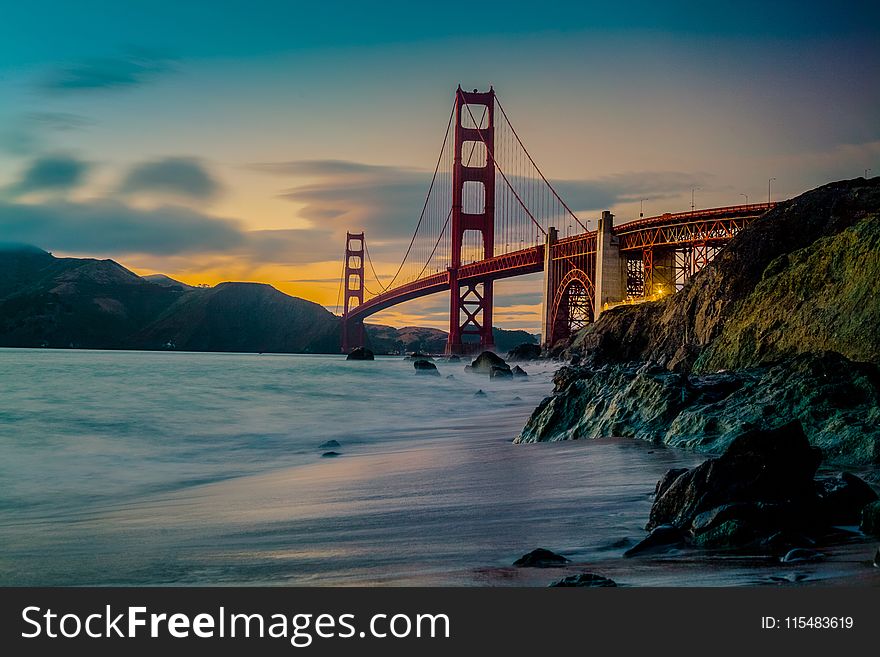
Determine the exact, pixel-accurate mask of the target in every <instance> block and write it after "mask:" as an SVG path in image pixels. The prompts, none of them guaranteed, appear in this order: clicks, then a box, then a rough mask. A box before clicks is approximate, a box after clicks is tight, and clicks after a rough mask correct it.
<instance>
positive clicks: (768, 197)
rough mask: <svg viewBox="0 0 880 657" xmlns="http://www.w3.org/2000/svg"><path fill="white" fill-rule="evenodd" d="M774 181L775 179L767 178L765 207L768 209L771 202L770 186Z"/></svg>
mask: <svg viewBox="0 0 880 657" xmlns="http://www.w3.org/2000/svg"><path fill="white" fill-rule="evenodd" d="M774 180H776V178H768V179H767V207H770V204H771V203H772V202H773V197H772V196H771V194H770V184H771V183H772V182H773V181H774Z"/></svg>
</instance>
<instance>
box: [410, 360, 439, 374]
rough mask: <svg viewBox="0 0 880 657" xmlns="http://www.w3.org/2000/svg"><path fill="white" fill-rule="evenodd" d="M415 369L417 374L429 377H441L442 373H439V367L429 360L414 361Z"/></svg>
mask: <svg viewBox="0 0 880 657" xmlns="http://www.w3.org/2000/svg"><path fill="white" fill-rule="evenodd" d="M413 368H415V370H416V374H427V375H429V376H440V372H438V371H437V366H436V365H434V363H432V362H431V361H429V360H416V361H413Z"/></svg>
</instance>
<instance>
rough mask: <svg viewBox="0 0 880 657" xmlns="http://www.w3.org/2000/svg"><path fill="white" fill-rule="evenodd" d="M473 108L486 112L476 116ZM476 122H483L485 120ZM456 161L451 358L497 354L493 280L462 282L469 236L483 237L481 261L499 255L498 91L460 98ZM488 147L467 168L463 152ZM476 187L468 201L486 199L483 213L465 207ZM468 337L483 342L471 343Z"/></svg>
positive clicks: (457, 100) (448, 347)
mask: <svg viewBox="0 0 880 657" xmlns="http://www.w3.org/2000/svg"><path fill="white" fill-rule="evenodd" d="M472 106H477V107H482V108H485V109H484V110H483V111H482V112H480V111H478V112H477V113H476V114H475V113H474V110H473V109H472ZM476 116H480V117H481V118H480V119H479V120H477V119H476ZM454 135H455V139H454V142H453V149H454V154H455V160H454V164H453V167H452V264H451V265H450V267H449V288H450V290H449V291H450V294H449V338H448V341H447V343H446V353H447V354H463V353H466V352H467V351H468V350H473V349H475V348H477V347H479V350H481V351H482V350H484V349H492V348H493V347H494V346H495V341H494V339H493V338H492V280H491V279H489V278H486V279H483V280H469V281H467V282H459V270H460V269H461V264H462V248H463V244H464V235H465V232H466V231H476V232H477V233H479V234H480V236H481V237H482V246H483V253H482V258H480V259H481V260H485V259H487V258H491V257H492V256H494V255H495V162H494V153H495V91H494V89H492V88H490V89H489V91H487V92H483V93H480V92H478V91H477V90H476V89H474V90H473V91H471V92H468V91H462V89H461V87H460V86H459V87H458V90H457V91H456V95H455V132H454ZM480 145H482V149H483V150H485V155H486V156H485V157H484V158H481V159H482V165H480V164H476V165H473V164H471V158H470V157H469V158H468V160H467V163H462V151H463V150H465V149H466V148H469V149H470V150H471V151H472V152H473V151H474V150H475V149H476V148H477V147H479V146H480ZM466 185H468V186H473V187H476V189H475V190H474V191H475V192H476V193H471V194H468V198H474V199H480V198H482V200H483V204H482V207H467V208H465V207H464V205H463V199H464V197H465V193H464V192H465V186H466ZM466 336H475V337H477V338H478V341H474V342H467V341H466Z"/></svg>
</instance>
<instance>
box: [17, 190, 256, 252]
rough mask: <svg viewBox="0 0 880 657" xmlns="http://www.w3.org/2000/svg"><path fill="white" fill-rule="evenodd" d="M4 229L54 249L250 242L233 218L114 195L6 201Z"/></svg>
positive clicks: (188, 247)
mask: <svg viewBox="0 0 880 657" xmlns="http://www.w3.org/2000/svg"><path fill="white" fill-rule="evenodd" d="M0 234H2V235H3V236H4V239H6V240H10V241H16V242H25V243H28V244H35V245H37V246H40V247H42V248H45V249H48V250H53V251H65V252H70V253H83V254H96V255H97V254H101V255H109V256H112V257H117V256H119V255H121V254H128V253H143V254H153V255H173V254H180V253H193V252H215V251H225V250H230V249H236V248H241V247H242V246H243V245H245V244H246V242H247V236H246V234H245V233H244V232H243V231H242V230H241V229H240V228H239V226H238V224H237V222H234V221H232V220H230V219H221V218H216V217H210V216H207V215H204V214H200V213H198V212H195V211H193V210H190V209H187V208H181V207H175V206H165V207H160V208H155V209H150V210H141V209H136V208H132V207H130V206H127V205H125V204H123V203H120V202H118V201H113V200H99V201H90V202H83V203H71V202H55V203H42V204H25V203H3V202H0Z"/></svg>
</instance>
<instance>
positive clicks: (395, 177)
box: [250, 160, 431, 241]
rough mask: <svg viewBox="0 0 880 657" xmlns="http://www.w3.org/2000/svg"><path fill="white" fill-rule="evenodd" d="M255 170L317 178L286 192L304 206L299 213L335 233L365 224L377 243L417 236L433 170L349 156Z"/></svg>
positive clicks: (364, 226)
mask: <svg viewBox="0 0 880 657" xmlns="http://www.w3.org/2000/svg"><path fill="white" fill-rule="evenodd" d="M250 168H252V169H255V170H259V171H264V172H266V173H272V174H275V175H288V176H296V177H305V178H313V179H315V180H314V181H313V182H310V183H306V184H304V185H300V186H298V187H294V188H292V189H288V190H286V191H285V192H283V194H282V196H283V197H284V198H286V199H288V200H290V201H294V202H296V203H301V204H303V207H302V209H301V210H300V211H299V215H300V216H301V217H303V218H305V219H309V220H310V221H312V222H313V223H314V224H315V225H317V226H321V227H324V228H326V229H327V230H332V231H335V232H336V233H337V234H339V233H340V232H341V231H343V230H345V229H347V228H351V229H355V228H358V229H360V228H364V229H365V230H366V231H367V232H368V233H369V235H370V238H372V239H373V240H375V241H381V240H392V241H398V240H401V241H402V240H404V239H408V237H409V236H410V235H411V234H412V230H413V228H414V227H415V225H416V222H417V221H418V218H419V212H420V211H421V209H422V205H423V203H424V201H425V194H426V193H427V191H428V186H429V185H430V182H431V173H430V172H427V171H424V170H420V169H411V168H404V167H394V166H381V165H374V164H364V163H362V162H352V161H348V160H297V161H293V162H279V163H264V164H255V165H252V166H251V167H250Z"/></svg>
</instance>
